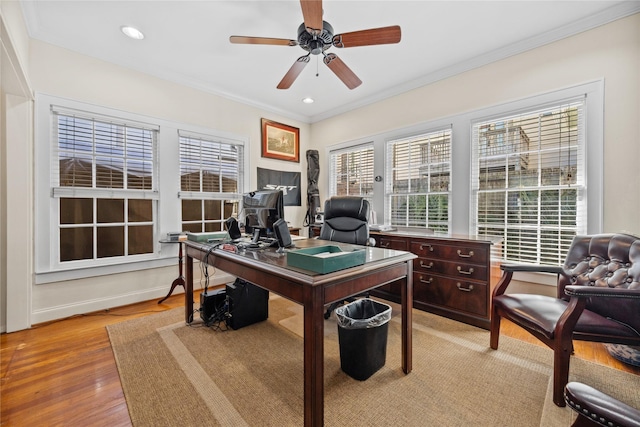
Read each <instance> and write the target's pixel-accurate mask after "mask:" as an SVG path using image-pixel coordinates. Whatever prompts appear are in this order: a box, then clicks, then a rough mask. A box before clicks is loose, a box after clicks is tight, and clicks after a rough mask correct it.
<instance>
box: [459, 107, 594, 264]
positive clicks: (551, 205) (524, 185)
mask: <svg viewBox="0 0 640 427" xmlns="http://www.w3.org/2000/svg"><path fill="white" fill-rule="evenodd" d="M584 106H585V100H584V97H581V98H580V99H573V100H569V101H567V102H563V103H556V104H555V105H550V106H543V107H538V108H535V109H531V110H529V111H525V112H520V113H518V114H509V115H504V116H502V117H497V118H492V119H490V120H483V121H478V122H475V123H473V126H472V132H473V136H472V138H473V159H472V168H473V170H472V191H473V200H472V202H473V203H472V209H473V210H474V211H475V215H474V223H473V224H472V231H475V232H477V234H479V235H483V236H498V237H500V238H502V239H503V256H504V259H506V260H510V261H517V262H524V263H535V264H549V265H559V264H562V262H563V261H564V258H565V256H566V252H567V250H568V247H569V245H570V244H571V241H572V239H573V237H574V236H575V235H576V234H577V233H585V232H586V223H587V221H586V212H587V210H586V200H585V197H584V195H585V190H586V188H585V185H586V179H585V154H584V153H585V132H584V129H585V124H584Z"/></svg>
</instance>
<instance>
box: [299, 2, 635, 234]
mask: <svg viewBox="0 0 640 427" xmlns="http://www.w3.org/2000/svg"><path fill="white" fill-rule="evenodd" d="M602 78H604V84H605V90H604V92H605V105H604V108H605V114H604V116H605V123H604V145H605V148H604V151H605V153H604V174H605V176H604V188H605V190H604V228H603V231H604V232H619V231H626V232H631V233H634V234H638V235H640V216H639V215H638V213H639V212H640V188H639V187H638V182H640V168H638V164H639V162H640V14H635V15H632V16H630V17H627V18H624V19H621V20H618V21H615V22H613V23H610V24H607V25H604V26H601V27H598V28H596V29H593V30H590V31H587V32H584V33H581V34H578V35H575V36H573V37H570V38H567V39H564V40H561V41H558V42H555V43H552V44H549V45H546V46H543V47H540V48H537V49H534V50H531V51H529V52H525V53H522V54H519V55H516V56H513V57H510V58H507V59H504V60H502V61H498V62H495V63H492V64H489V65H487V66H484V67H481V68H478V69H475V70H471V71H468V72H465V73H462V74H460V75H457V76H454V77H451V78H448V79H445V80H441V81H439V82H436V83H433V84H430V85H428V86H424V87H422V88H419V89H416V90H413V91H410V92H408V93H404V94H401V95H398V96H395V97H393V98H390V99H387V100H384V101H381V102H378V103H376V104H373V105H370V106H366V107H363V108H359V109H357V110H355V111H351V112H349V113H344V114H341V115H340V116H336V117H333V118H329V119H326V120H324V121H322V122H318V123H314V124H313V125H312V128H311V131H312V134H311V140H312V141H313V146H312V147H311V148H315V149H318V150H319V151H320V155H321V164H326V158H325V157H324V156H325V155H326V153H325V150H324V146H325V145H334V144H339V143H343V142H345V141H354V140H363V139H366V137H367V136H373V135H377V134H382V133H386V132H389V131H392V130H396V129H399V128H405V127H409V126H411V125H416V124H418V123H422V122H431V121H436V120H437V119H440V118H444V117H447V116H452V115H454V114H458V113H462V112H468V111H473V110H477V109H480V108H483V107H488V106H492V105H497V104H501V103H506V102H508V101H513V100H517V99H521V98H526V97H531V96H533V95H539V94H542V93H546V92H551V91H555V90H558V89H563V88H566V87H570V86H575V85H577V84H581V83H585V82H589V81H594V80H598V79H602ZM587 143H588V136H587ZM320 179H321V182H320V185H319V187H320V191H321V197H322V199H324V198H325V197H326V195H327V188H328V185H329V184H328V177H327V174H326V173H324V174H323V173H322V172H321V173H320ZM379 189H380V190H381V191H384V190H383V189H384V187H382V186H381V187H380V188H378V187H376V191H378V190H379Z"/></svg>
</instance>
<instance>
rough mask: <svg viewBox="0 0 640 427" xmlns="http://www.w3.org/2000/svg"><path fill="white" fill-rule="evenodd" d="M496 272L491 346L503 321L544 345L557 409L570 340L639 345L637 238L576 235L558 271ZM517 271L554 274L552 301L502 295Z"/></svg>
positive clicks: (566, 376)
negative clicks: (548, 353) (550, 358)
mask: <svg viewBox="0 0 640 427" xmlns="http://www.w3.org/2000/svg"><path fill="white" fill-rule="evenodd" d="M501 269H502V270H503V274H502V277H501V279H500V281H499V282H498V284H497V286H496V288H495V289H494V292H493V300H492V303H491V305H492V308H491V341H490V345H491V348H493V349H497V348H498V338H499V335H500V319H501V318H502V317H504V318H506V319H509V320H511V321H512V322H514V323H515V324H517V325H518V326H521V327H522V328H524V329H525V330H526V331H528V332H529V333H531V334H532V335H533V336H535V337H536V338H538V339H539V340H540V341H542V342H543V343H544V344H546V345H547V346H549V347H550V348H551V349H552V350H553V353H554V357H553V402H554V403H555V404H556V405H558V406H565V401H564V398H563V391H564V387H565V385H566V384H567V382H568V379H569V361H570V358H571V353H572V352H573V340H574V339H575V340H582V341H597V342H606V343H617V344H627V345H639V344H640V238H638V237H635V236H630V235H626V234H598V235H592V236H576V237H575V238H574V239H573V242H572V243H571V247H570V248H569V252H568V253H567V258H566V260H565V262H564V265H563V266H561V267H545V266H531V265H525V266H523V265H508V264H503V265H502V266H501ZM517 271H528V272H547V273H555V274H557V276H558V281H557V295H556V297H555V298H554V297H548V296H543V295H531V294H506V293H505V291H506V289H507V287H508V286H509V283H510V281H511V278H512V276H513V273H515V272H517Z"/></svg>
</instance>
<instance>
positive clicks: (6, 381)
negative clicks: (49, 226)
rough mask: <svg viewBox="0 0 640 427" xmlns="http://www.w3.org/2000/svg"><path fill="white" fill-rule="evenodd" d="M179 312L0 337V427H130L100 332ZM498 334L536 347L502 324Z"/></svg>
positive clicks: (141, 309) (597, 347)
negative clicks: (132, 321)
mask: <svg viewBox="0 0 640 427" xmlns="http://www.w3.org/2000/svg"><path fill="white" fill-rule="evenodd" d="M195 294H196V295H194V299H195V301H199V296H198V295H197V294H199V291H197V292H196V293H195ZM183 305H184V297H183V295H181V294H179V295H175V296H172V297H170V298H169V299H168V300H167V301H165V302H164V303H163V304H161V305H158V304H157V302H156V301H148V302H143V303H139V304H135V305H130V306H126V307H119V308H114V309H111V310H107V311H101V312H97V313H92V314H87V315H81V316H76V317H73V318H69V319H64V320H60V321H56V322H51V323H48V324H42V325H37V326H35V327H33V328H32V329H29V330H26V331H20V332H14V333H11V334H3V335H2V336H1V337H0V344H1V352H0V362H1V363H0V368H1V370H0V373H1V378H0V381H1V382H0V412H1V414H2V417H1V420H0V425H2V426H27V425H38V426H43V425H46V426H53V425H56V426H62V425H66V426H80V425H81V426H110V427H113V426H129V425H131V421H130V419H129V414H128V412H127V405H126V402H125V399H124V395H123V393H122V388H121V386H120V378H119V376H118V370H117V368H116V364H115V360H114V357H113V353H112V351H111V345H110V343H109V338H108V336H107V332H106V329H105V326H106V325H110V324H113V323H117V322H121V321H123V320H128V319H133V318H136V317H141V316H147V315H149V314H150V313H156V312H159V311H165V310H169V309H172V308H174V307H183ZM502 333H504V334H505V335H508V336H512V337H515V338H518V339H522V340H523V341H528V342H532V343H536V344H538V345H541V344H540V343H539V342H537V341H536V340H535V339H533V338H531V337H530V336H529V335H528V334H527V333H526V332H524V331H523V330H521V329H520V328H518V327H517V326H515V325H513V324H511V323H509V322H507V321H504V322H503V326H502ZM487 345H488V343H487ZM575 347H576V348H575V352H576V357H580V358H583V359H587V360H591V361H594V362H596V363H600V364H603V365H606V366H610V367H613V368H616V369H620V370H623V371H626V372H631V373H635V374H637V375H640V368H634V367H632V366H629V365H625V364H623V363H620V362H618V361H617V360H615V359H614V358H612V357H611V356H610V355H609V354H608V353H607V352H606V350H605V349H604V347H603V346H602V344H594V343H586V342H576V343H575ZM159 375H161V373H159Z"/></svg>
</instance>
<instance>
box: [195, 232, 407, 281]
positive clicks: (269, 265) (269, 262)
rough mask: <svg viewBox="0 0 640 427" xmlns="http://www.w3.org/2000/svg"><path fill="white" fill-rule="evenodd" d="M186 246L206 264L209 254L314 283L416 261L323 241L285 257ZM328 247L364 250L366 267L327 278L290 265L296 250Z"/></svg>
mask: <svg viewBox="0 0 640 427" xmlns="http://www.w3.org/2000/svg"><path fill="white" fill-rule="evenodd" d="M184 243H185V244H186V246H187V250H189V248H193V249H196V250H197V251H199V252H200V253H201V254H203V257H202V260H203V261H205V262H207V261H206V259H207V257H208V255H209V254H210V255H212V256H215V257H222V258H226V259H229V260H232V261H234V262H237V263H240V264H246V265H248V266H251V267H253V268H260V266H262V267H263V268H264V269H265V270H267V269H268V270H269V271H270V272H277V271H280V272H281V273H282V274H284V275H292V276H298V277H300V278H301V277H303V276H304V277H306V278H313V279H314V280H313V281H314V282H315V281H317V280H318V279H320V280H322V279H325V278H326V279H330V278H332V277H333V276H336V275H345V274H351V273H354V274H357V272H358V271H363V270H370V269H373V268H380V267H381V266H384V265H385V264H389V265H391V264H395V263H398V262H407V261H409V260H412V259H413V258H416V256H415V255H414V254H412V253H410V252H405V251H398V250H393V249H383V248H376V247H371V246H359V245H350V244H346V243H339V242H332V241H328V240H320V239H299V240H295V242H294V243H295V247H293V248H287V249H286V250H285V253H278V252H276V248H263V249H247V250H238V251H237V252H231V251H227V250H223V249H222V248H221V246H219V245H215V244H203V243H197V242H192V241H186V242H184ZM326 245H333V246H339V247H341V248H342V249H343V250H345V251H350V250H353V249H362V250H365V251H367V254H366V258H365V263H364V264H363V265H359V266H355V267H351V268H347V269H345V270H339V271H336V272H333V273H328V274H320V273H315V272H313V271H309V270H304V269H301V268H296V267H293V266H290V265H287V256H286V252H289V251H294V250H296V249H303V248H310V247H315V246H326ZM207 263H209V262H207Z"/></svg>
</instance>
